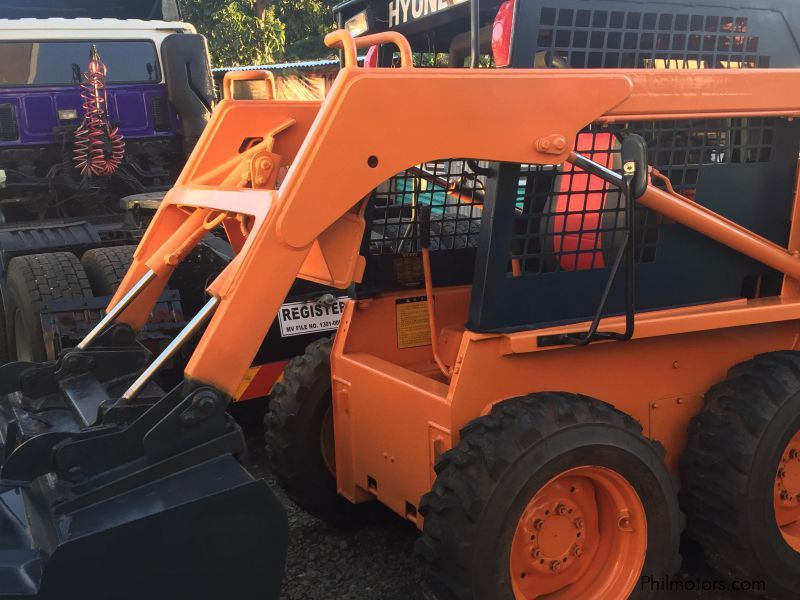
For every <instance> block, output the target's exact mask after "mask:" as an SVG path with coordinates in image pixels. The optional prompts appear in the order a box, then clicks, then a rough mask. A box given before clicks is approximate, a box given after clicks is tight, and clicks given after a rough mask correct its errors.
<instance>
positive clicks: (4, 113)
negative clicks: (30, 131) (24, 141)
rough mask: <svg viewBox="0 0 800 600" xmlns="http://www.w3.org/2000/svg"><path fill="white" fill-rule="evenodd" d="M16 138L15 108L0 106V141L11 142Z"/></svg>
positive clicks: (11, 105)
mask: <svg viewBox="0 0 800 600" xmlns="http://www.w3.org/2000/svg"><path fill="white" fill-rule="evenodd" d="M18 137H19V128H18V127H17V110H16V107H15V106H14V105H13V104H0V140H2V141H4V142H13V141H14V140H16V139H17V138H18Z"/></svg>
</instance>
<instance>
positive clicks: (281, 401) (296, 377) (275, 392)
mask: <svg viewBox="0 0 800 600" xmlns="http://www.w3.org/2000/svg"><path fill="white" fill-rule="evenodd" d="M332 345H333V340H332V339H331V338H322V339H319V340H316V341H314V342H312V343H311V344H309V345H308V347H307V348H306V351H305V354H303V355H302V356H297V357H295V358H293V359H292V360H291V361H289V364H288V365H286V367H285V368H284V370H283V375H281V377H280V378H279V379H278V381H276V382H275V385H274V386H273V387H272V391H271V392H270V395H269V410H268V411H267V414H266V417H265V418H264V424H265V426H266V434H265V439H266V446H267V456H268V458H269V462H270V466H271V468H272V471H273V473H274V474H275V476H276V477H277V478H278V481H279V482H280V484H281V486H282V487H283V489H284V490H285V491H286V494H287V495H288V496H289V498H291V499H292V500H293V501H294V502H295V504H297V505H298V506H299V507H300V508H302V509H303V510H305V511H306V512H308V513H310V514H311V515H313V516H315V517H317V518H318V519H320V520H322V521H324V522H326V523H328V524H330V525H334V526H348V525H351V524H354V522H355V521H356V520H357V519H358V518H359V517H360V516H361V511H360V510H359V509H360V508H362V506H363V505H356V504H352V503H351V502H349V501H348V500H347V499H345V498H343V497H342V496H340V495H339V494H338V493H337V490H336V466H335V465H336V463H335V460H336V458H335V454H334V449H333V412H332V410H333V406H332V399H331V359H330V354H331V347H332Z"/></svg>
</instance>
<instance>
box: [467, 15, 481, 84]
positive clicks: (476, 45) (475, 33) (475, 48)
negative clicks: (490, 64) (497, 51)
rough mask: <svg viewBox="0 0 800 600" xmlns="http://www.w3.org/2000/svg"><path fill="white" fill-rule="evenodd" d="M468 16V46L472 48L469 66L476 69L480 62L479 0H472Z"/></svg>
mask: <svg viewBox="0 0 800 600" xmlns="http://www.w3.org/2000/svg"><path fill="white" fill-rule="evenodd" d="M469 18H470V48H471V49H472V58H471V59H470V64H469V66H470V68H471V69H477V68H478V66H479V65H480V62H481V2H480V0H472V2H470V7H469Z"/></svg>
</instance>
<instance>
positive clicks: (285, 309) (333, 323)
mask: <svg viewBox="0 0 800 600" xmlns="http://www.w3.org/2000/svg"><path fill="white" fill-rule="evenodd" d="M346 300H348V298H347V296H342V297H341V298H336V301H335V302H333V303H331V304H325V303H321V302H316V301H314V300H309V301H307V302H288V303H286V304H284V305H283V306H281V309H280V311H278V323H279V324H280V327H281V336H282V337H291V336H293V335H305V334H307V333H316V332H319V331H333V330H335V329H337V328H338V327H339V321H340V320H341V318H342V312H343V311H344V303H345V301H346Z"/></svg>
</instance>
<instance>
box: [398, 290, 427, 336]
mask: <svg viewBox="0 0 800 600" xmlns="http://www.w3.org/2000/svg"><path fill="white" fill-rule="evenodd" d="M395 309H396V311H397V347H398V348H416V347H417V346H430V344H431V329H430V326H429V324H428V301H427V299H426V298H425V296H418V297H415V298H401V299H399V300H397V301H396V303H395Z"/></svg>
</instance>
